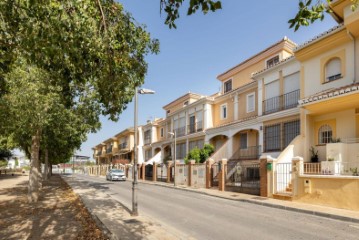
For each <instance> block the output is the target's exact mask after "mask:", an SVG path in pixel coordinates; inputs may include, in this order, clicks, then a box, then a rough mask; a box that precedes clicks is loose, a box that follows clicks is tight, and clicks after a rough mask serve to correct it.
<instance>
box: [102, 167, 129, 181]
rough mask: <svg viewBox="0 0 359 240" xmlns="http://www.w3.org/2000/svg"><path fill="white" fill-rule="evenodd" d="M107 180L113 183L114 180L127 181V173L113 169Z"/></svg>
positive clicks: (109, 172)
mask: <svg viewBox="0 0 359 240" xmlns="http://www.w3.org/2000/svg"><path fill="white" fill-rule="evenodd" d="M106 180H108V181H113V180H119V181H126V175H125V172H124V171H122V170H118V169H111V170H110V171H108V172H107V174H106Z"/></svg>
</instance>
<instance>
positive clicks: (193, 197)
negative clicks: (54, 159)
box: [77, 175, 359, 240]
mask: <svg viewBox="0 0 359 240" xmlns="http://www.w3.org/2000/svg"><path fill="white" fill-rule="evenodd" d="M77 178H78V180H81V181H86V183H87V184H89V185H90V186H92V187H94V188H97V189H99V190H103V191H105V192H106V193H108V194H109V195H110V196H111V197H113V198H114V199H116V200H118V201H119V202H121V203H122V204H123V205H125V206H126V207H128V208H129V209H131V206H132V204H131V200H132V199H131V197H132V192H131V190H132V183H131V182H107V181H106V180H105V179H103V178H98V177H90V176H84V175H79V176H77ZM138 204H139V213H140V214H145V215H147V216H149V217H151V218H153V219H156V221H159V222H162V223H164V224H165V225H169V226H171V227H174V228H176V229H177V230H179V231H181V232H183V233H185V234H186V235H188V236H191V237H193V238H196V239H221V240H222V239H276V240H277V239H340V240H350V239H353V240H354V239H355V240H358V239H359V224H354V223H348V222H343V221H339V220H332V219H327V218H323V217H317V216H313V215H307V214H303V213H297V212H292V211H287V210H281V209H275V208H270V207H264V206H260V205H256V204H251V203H244V202H238V201H233V200H226V199H220V198H216V197H211V196H206V195H202V194H199V193H194V192H188V191H183V190H177V189H171V188H166V187H161V186H155V185H149V184H141V183H139V193H138Z"/></svg>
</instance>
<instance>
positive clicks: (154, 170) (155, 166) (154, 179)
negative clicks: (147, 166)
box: [152, 162, 157, 182]
mask: <svg viewBox="0 0 359 240" xmlns="http://www.w3.org/2000/svg"><path fill="white" fill-rule="evenodd" d="M152 181H154V182H156V181H157V165H156V163H155V162H154V163H153V165H152Z"/></svg>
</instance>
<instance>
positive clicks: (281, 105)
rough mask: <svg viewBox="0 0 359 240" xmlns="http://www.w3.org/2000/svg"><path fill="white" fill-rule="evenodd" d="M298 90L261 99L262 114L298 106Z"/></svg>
mask: <svg viewBox="0 0 359 240" xmlns="http://www.w3.org/2000/svg"><path fill="white" fill-rule="evenodd" d="M299 97H300V90H299V89H298V90H295V91H293V92H289V93H286V94H284V95H281V96H277V97H273V98H269V99H267V100H264V101H263V114H264V115H265V114H270V113H275V112H279V111H282V110H286V109H290V108H295V107H297V106H298V100H299Z"/></svg>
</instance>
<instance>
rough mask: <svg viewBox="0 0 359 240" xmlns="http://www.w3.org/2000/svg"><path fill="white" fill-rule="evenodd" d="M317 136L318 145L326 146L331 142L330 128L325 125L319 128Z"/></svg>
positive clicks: (331, 132)
mask: <svg viewBox="0 0 359 240" xmlns="http://www.w3.org/2000/svg"><path fill="white" fill-rule="evenodd" d="M318 134H319V136H318V143H319V144H326V143H330V142H331V141H332V137H333V131H332V128H331V127H330V126H329V125H328V124H325V125H323V126H321V127H320V128H319V133H318Z"/></svg>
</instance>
